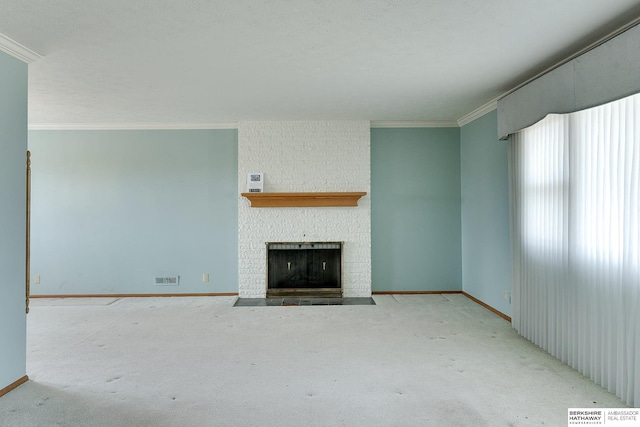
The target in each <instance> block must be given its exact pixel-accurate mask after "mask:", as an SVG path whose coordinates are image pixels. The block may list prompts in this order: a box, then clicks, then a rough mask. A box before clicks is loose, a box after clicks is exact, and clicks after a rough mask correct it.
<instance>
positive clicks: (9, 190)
mask: <svg viewBox="0 0 640 427" xmlns="http://www.w3.org/2000/svg"><path fill="white" fill-rule="evenodd" d="M26 152H27V64H25V63H23V62H21V61H19V60H17V59H14V58H12V57H10V56H8V55H6V54H5V53H2V52H0V389H3V388H4V387H6V386H8V385H10V384H12V383H14V382H15V381H17V380H19V379H20V378H22V377H23V376H24V375H26V336H27V323H26V314H25V251H26V248H25V247H26V243H25V227H26V222H25V218H26V208H25V205H26V196H25V194H26V190H25V188H26V187H25V183H26V179H25V168H26V163H25V161H26Z"/></svg>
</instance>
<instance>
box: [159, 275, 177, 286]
mask: <svg viewBox="0 0 640 427" xmlns="http://www.w3.org/2000/svg"><path fill="white" fill-rule="evenodd" d="M155 284H156V285H158V286H178V285H179V284H180V276H159V277H156V278H155Z"/></svg>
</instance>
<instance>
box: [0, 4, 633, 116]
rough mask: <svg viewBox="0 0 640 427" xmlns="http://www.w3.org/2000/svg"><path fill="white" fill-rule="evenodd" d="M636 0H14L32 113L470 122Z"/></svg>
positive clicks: (7, 9)
mask: <svg viewBox="0 0 640 427" xmlns="http://www.w3.org/2000/svg"><path fill="white" fill-rule="evenodd" d="M638 16H640V1H638V0H606V1H603V0H482V1H480V0H57V1H51V0H29V1H25V0H2V2H0V34H3V35H4V36H6V37H9V38H10V39H12V40H13V41H15V42H17V43H19V44H21V45H23V46H25V47H27V48H29V49H31V50H33V51H35V52H37V53H38V54H40V55H42V58H40V59H38V60H36V61H34V62H32V63H31V64H30V65H29V122H30V124H31V125H32V126H34V125H35V126H38V125H73V124H75V125H83V124H84V125H88V124H124V125H126V124H132V125H133V124H144V123H148V124H151V123H181V124H185V125H194V126H197V125H198V124H211V123H216V122H230V121H237V120H324V119H338V120H388V121H396V120H412V121H426V120H428V121H456V120H459V119H461V118H463V117H464V116H465V115H468V114H469V113H470V112H472V111H474V110H476V109H478V108H480V107H482V106H483V105H485V104H487V103H489V102H491V101H492V100H495V98H496V97H498V96H500V95H501V94H503V93H505V92H506V91H508V90H509V89H512V88H513V87H514V86H516V85H517V84H519V83H521V82H523V81H524V80H526V79H527V78H530V77H532V76H533V75H535V74H537V73H539V72H540V71H542V70H544V69H546V68H547V67H549V66H551V65H553V64H555V63H557V62H559V61H560V60H562V59H564V58H566V57H568V56H569V55H570V54H572V53H574V52H576V51H577V50H579V49H581V48H583V47H585V46H586V45H588V44H590V43H591V42H594V41H595V40H597V39H599V38H600V37H602V36H604V35H606V34H607V33H609V32H611V31H613V30H614V29H616V28H618V27H620V26H621V25H623V24H624V23H627V22H629V21H631V20H633V19H634V18H636V17H638Z"/></svg>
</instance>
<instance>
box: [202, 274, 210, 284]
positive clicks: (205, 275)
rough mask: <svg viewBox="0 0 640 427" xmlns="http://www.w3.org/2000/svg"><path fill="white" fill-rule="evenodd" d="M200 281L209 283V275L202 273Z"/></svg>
mask: <svg viewBox="0 0 640 427" xmlns="http://www.w3.org/2000/svg"><path fill="white" fill-rule="evenodd" d="M202 281H203V282H208V281H209V273H202Z"/></svg>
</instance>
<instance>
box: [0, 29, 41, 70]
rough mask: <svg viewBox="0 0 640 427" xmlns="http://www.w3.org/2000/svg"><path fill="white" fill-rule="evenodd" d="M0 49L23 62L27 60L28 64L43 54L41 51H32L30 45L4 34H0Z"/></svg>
mask: <svg viewBox="0 0 640 427" xmlns="http://www.w3.org/2000/svg"><path fill="white" fill-rule="evenodd" d="M0 50H1V51H3V52H4V53H7V54H9V55H11V56H13V57H14V58H18V59H19V60H20V61H22V62H26V63H27V64H30V63H32V62H34V61H37V60H38V59H40V58H42V55H40V54H39V53H36V52H34V51H32V50H31V49H29V48H28V47H25V46H22V45H21V44H20V43H18V42H17V41H15V40H12V39H10V38H9V37H7V36H5V35H2V34H0Z"/></svg>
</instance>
